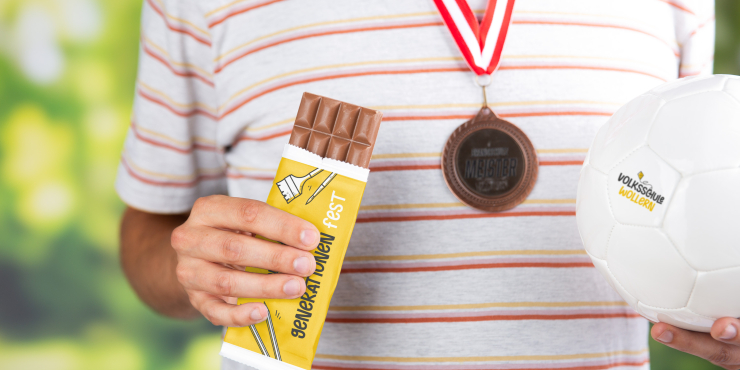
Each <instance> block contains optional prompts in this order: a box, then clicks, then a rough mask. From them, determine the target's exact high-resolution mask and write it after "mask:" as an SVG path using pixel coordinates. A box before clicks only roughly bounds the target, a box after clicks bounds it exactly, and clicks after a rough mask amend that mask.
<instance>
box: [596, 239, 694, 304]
mask: <svg viewBox="0 0 740 370" xmlns="http://www.w3.org/2000/svg"><path fill="white" fill-rule="evenodd" d="M606 263H607V265H608V266H609V270H610V271H611V273H612V275H614V277H615V278H616V280H617V282H619V283H620V284H621V285H622V287H623V288H624V289H625V290H626V291H627V292H629V293H630V294H631V295H632V296H634V297H635V298H637V300H639V301H640V302H645V304H647V305H650V306H656V307H665V308H681V307H684V306H686V302H688V300H689V295H690V293H691V289H692V288H693V286H694V280H695V279H696V271H694V270H693V269H692V268H691V267H690V266H689V265H688V264H687V263H686V261H684V259H683V257H681V255H680V254H678V251H676V249H675V247H674V246H673V245H672V244H671V242H670V240H668V237H667V236H665V235H664V234H663V233H661V232H660V231H659V230H658V229H653V228H646V227H641V226H628V225H616V226H615V227H614V231H612V235H611V238H610V239H609V246H608V249H607V252H606Z"/></svg>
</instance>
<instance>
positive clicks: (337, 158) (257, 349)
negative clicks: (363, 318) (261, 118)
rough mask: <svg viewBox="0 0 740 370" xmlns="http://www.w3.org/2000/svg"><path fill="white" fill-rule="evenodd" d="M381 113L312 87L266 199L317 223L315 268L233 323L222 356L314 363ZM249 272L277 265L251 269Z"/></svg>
mask: <svg viewBox="0 0 740 370" xmlns="http://www.w3.org/2000/svg"><path fill="white" fill-rule="evenodd" d="M381 118H382V114H381V113H380V112H378V111H375V110H372V109H367V108H362V107H359V106H356V105H352V104H347V103H344V102H340V101H338V100H334V99H329V98H325V97H322V96H318V95H313V94H309V93H304V94H303V99H302V100H301V105H300V108H299V109H298V114H297V116H296V120H295V125H294V126H293V132H292V134H291V136H290V142H289V143H288V144H286V145H285V149H284V151H283V158H282V160H281V161H280V166H279V167H278V171H277V176H276V177H275V183H274V185H273V186H272V188H271V189H270V194H269V196H268V198H267V203H268V204H269V205H271V206H274V207H276V208H279V209H282V210H284V211H286V212H289V213H291V214H294V215H296V216H299V217H301V218H303V219H305V220H307V221H309V222H311V223H313V224H314V225H316V227H317V228H318V229H319V232H320V233H321V235H320V237H321V241H320V243H319V246H318V247H317V248H316V250H314V251H313V255H314V259H315V260H316V271H315V272H314V273H313V274H312V275H311V276H309V277H307V278H306V293H305V294H303V295H302V296H301V297H299V298H296V299H266V300H255V299H245V298H240V299H239V304H242V303H246V302H255V301H257V302H260V301H261V302H264V303H265V305H266V306H267V310H268V315H267V320H266V321H264V322H261V323H259V324H256V325H251V326H249V327H245V328H228V330H227V331H226V336H225V338H224V344H223V346H222V348H221V355H222V356H224V357H227V358H230V359H232V360H234V361H238V362H241V363H243V364H246V365H249V366H252V367H254V368H256V369H259V370H263V369H310V368H311V363H312V362H313V357H314V355H315V353H316V346H317V345H318V342H319V336H320V335H321V329H322V327H323V325H324V321H325V320H326V313H327V311H328V309H329V302H330V301H331V296H332V294H333V293H334V288H335V287H336V285H337V280H338V279H339V272H340V271H341V268H342V262H343V260H344V254H345V252H346V251H347V245H348V244H349V239H350V236H351V235H352V229H353V228H354V225H355V220H356V218H357V212H358V211H359V208H360V201H361V200H362V194H363V192H364V190H365V183H366V182H367V177H368V174H369V173H370V170H369V169H368V165H369V163H370V157H371V155H372V151H373V147H374V146H375V139H376V137H377V136H378V129H379V128H380V121H381ZM246 271H248V272H253V273H262V274H270V273H273V272H270V271H267V270H263V269H257V268H250V267H248V268H247V269H246Z"/></svg>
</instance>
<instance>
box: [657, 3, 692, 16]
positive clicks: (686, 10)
mask: <svg viewBox="0 0 740 370" xmlns="http://www.w3.org/2000/svg"><path fill="white" fill-rule="evenodd" d="M658 1H660V2H663V3H666V4H668V5H670V6H672V7H674V8H676V9H680V10H683V11H685V12H686V13H689V14H691V15H696V13H694V12H693V11H692V10H691V9H689V8H687V7H685V6H683V5H681V4H679V3H677V2H674V1H671V0H658Z"/></svg>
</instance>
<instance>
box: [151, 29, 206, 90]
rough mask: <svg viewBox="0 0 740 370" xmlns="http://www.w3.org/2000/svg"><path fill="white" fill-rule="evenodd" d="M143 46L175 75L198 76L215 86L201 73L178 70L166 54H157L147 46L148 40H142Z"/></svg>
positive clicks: (199, 78)
mask: <svg viewBox="0 0 740 370" xmlns="http://www.w3.org/2000/svg"><path fill="white" fill-rule="evenodd" d="M141 46H142V48H143V49H144V52H145V53H146V54H147V55H149V56H151V57H152V58H154V59H155V60H157V61H159V62H160V63H162V64H164V66H165V67H167V69H169V70H170V71H171V72H172V73H173V74H174V75H176V76H180V77H193V78H196V79H198V80H201V81H203V83H205V84H206V85H208V86H210V87H213V86H214V85H213V81H211V80H210V79H208V78H206V77H203V76H201V75H199V74H198V73H195V72H193V71H187V72H180V71H178V70H176V69H175V66H173V65H172V63H170V61H169V60H167V58H165V57H164V56H161V55H159V54H157V53H156V52H155V51H154V50H153V49H152V48H150V47H149V46H147V44H146V42H145V41H144V40H142V41H141Z"/></svg>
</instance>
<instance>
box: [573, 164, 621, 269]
mask: <svg viewBox="0 0 740 370" xmlns="http://www.w3.org/2000/svg"><path fill="white" fill-rule="evenodd" d="M576 222H577V223H578V232H579V233H580V234H581V240H583V245H584V246H585V248H586V251H588V253H590V254H592V255H594V256H595V257H596V258H601V259H603V258H606V245H607V242H608V241H609V234H610V233H611V231H612V227H613V226H614V224H615V222H614V218H613V217H612V214H611V211H610V210H609V198H608V196H607V193H606V175H604V174H603V173H601V172H599V171H596V170H595V169H593V167H591V166H588V165H586V166H583V170H582V171H581V178H580V180H579V183H578V195H577V197H576Z"/></svg>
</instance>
